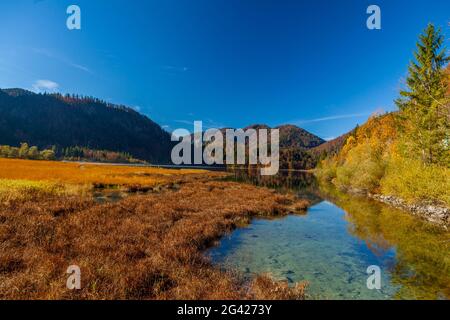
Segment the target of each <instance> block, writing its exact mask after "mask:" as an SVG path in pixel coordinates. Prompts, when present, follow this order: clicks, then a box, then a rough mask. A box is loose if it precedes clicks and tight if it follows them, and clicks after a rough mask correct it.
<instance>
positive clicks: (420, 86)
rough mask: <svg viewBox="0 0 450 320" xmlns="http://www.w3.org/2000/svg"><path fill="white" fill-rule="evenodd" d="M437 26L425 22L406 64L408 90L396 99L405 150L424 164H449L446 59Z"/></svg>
mask: <svg viewBox="0 0 450 320" xmlns="http://www.w3.org/2000/svg"><path fill="white" fill-rule="evenodd" d="M444 41H445V38H444V36H443V35H442V33H441V30H440V29H436V28H435V26H434V25H433V24H429V25H428V26H427V28H426V29H425V31H424V33H423V34H422V35H420V37H419V42H418V43H417V51H416V52H415V53H414V57H415V61H412V62H411V63H410V66H409V69H408V71H409V74H408V77H407V79H406V85H407V87H408V90H404V91H401V92H400V94H401V98H400V99H398V100H397V101H396V103H397V105H398V107H399V108H400V111H401V112H400V116H401V119H402V121H401V124H402V125H401V129H402V130H401V131H402V133H403V142H404V145H405V146H406V148H405V150H406V151H405V152H406V153H407V156H409V157H417V158H420V159H421V160H422V161H423V162H424V163H426V164H431V163H437V164H443V165H446V166H450V149H449V139H450V121H449V117H450V112H449V110H450V109H449V100H448V96H446V95H447V86H448V76H447V73H446V72H445V65H446V64H447V62H448V61H449V60H450V57H448V56H447V54H446V50H445V47H444Z"/></svg>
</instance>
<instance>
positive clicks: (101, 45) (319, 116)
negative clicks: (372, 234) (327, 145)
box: [0, 0, 450, 138]
mask: <svg viewBox="0 0 450 320" xmlns="http://www.w3.org/2000/svg"><path fill="white" fill-rule="evenodd" d="M71 4H77V5H79V6H80V8H81V16H82V29H81V30H72V31H70V30H68V29H67V28H66V19H67V16H68V15H67V14H66V9H67V7H68V6H69V5H71ZM371 4H377V5H378V6H380V8H381V13H382V30H372V31H371V30H368V29H367V28H366V19H367V17H368V15H367V14H366V9H367V7H368V6H369V5H371ZM449 21H450V1H447V0H434V1H433V0H428V1H424V0H415V1H406V0H405V1H404V0H386V1H384V0H383V1H381V0H374V1H365V0H341V1H337V0H327V1H325V0H323V1H320V0H296V1H294V0H290V1H287V0H276V1H275V0H273V1H269V0H164V1H162V0H158V1H137V0H136V1H124V0H107V1H106V0H97V1H93V0H71V1H65V0H2V1H1V2H0V39H1V41H0V87H1V88H7V87H21V88H26V89H32V90H35V91H38V90H43V88H47V90H49V91H60V92H63V93H67V92H69V93H79V94H84V95H93V96H96V97H99V98H102V99H105V100H107V101H110V102H114V103H122V104H126V105H129V106H132V107H134V108H136V109H138V110H139V111H140V112H142V113H144V114H146V115H147V116H149V117H150V118H151V119H153V120H154V121H156V122H158V123H159V124H161V125H162V126H164V128H166V129H167V130H173V129H175V128H186V129H190V130H192V129H193V127H192V125H191V123H192V122H193V121H194V120H202V121H203V122H204V123H205V125H206V126H210V127H225V126H226V127H244V126H247V125H249V124H255V123H266V124H268V125H271V126H275V125H280V124H287V123H290V124H296V125H299V126H301V127H303V128H305V129H307V130H309V131H311V132H313V133H315V134H317V135H319V136H321V137H323V138H332V137H336V136H338V135H340V134H342V133H345V132H347V131H348V130H350V129H352V128H353V127H354V126H355V125H356V124H358V123H363V122H364V121H365V120H366V119H367V118H368V116H369V115H370V114H371V113H373V112H374V111H376V110H385V111H387V110H393V109H394V104H393V99H394V98H396V97H397V92H398V90H399V88H400V87H401V84H402V79H403V78H404V77H405V75H406V69H407V65H408V62H409V60H410V59H411V57H412V52H413V51H414V48H415V43H416V40H417V36H418V34H419V33H420V32H421V31H422V30H423V29H424V28H425V26H426V24H427V23H428V22H433V23H435V24H437V25H439V26H441V27H442V28H443V31H444V32H445V33H446V36H447V37H448V36H449V34H450V28H449V27H448V22H449Z"/></svg>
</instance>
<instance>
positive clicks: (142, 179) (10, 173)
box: [0, 158, 224, 188]
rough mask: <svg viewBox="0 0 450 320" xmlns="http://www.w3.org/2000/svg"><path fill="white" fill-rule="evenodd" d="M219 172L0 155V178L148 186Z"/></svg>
mask: <svg viewBox="0 0 450 320" xmlns="http://www.w3.org/2000/svg"><path fill="white" fill-rule="evenodd" d="M223 175H224V174H223V173H220V172H210V171H205V170H187V169H180V170H176V169H163V168H153V167H133V166H113V165H96V164H83V163H67V162H57V161H33V160H19V159H1V158H0V179H10V180H28V181H38V182H45V183H47V182H51V183H56V184H58V183H59V184H67V185H72V186H73V185H90V186H93V187H94V186H96V187H114V186H120V187H125V188H126V187H130V188H150V187H154V186H158V185H164V184H168V183H180V182H184V181H192V180H196V179H203V178H205V177H207V178H211V177H220V176H223Z"/></svg>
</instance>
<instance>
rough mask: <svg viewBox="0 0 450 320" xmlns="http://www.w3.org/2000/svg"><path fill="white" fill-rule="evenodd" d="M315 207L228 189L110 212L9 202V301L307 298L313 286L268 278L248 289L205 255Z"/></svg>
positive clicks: (81, 202)
mask: <svg viewBox="0 0 450 320" xmlns="http://www.w3.org/2000/svg"><path fill="white" fill-rule="evenodd" d="M26 177H27V178H29V177H30V176H29V175H28V176H26ZM307 205H308V203H307V202H306V201H304V200H300V201H299V200H297V199H296V198H295V197H293V196H289V195H279V194H277V193H275V192H274V191H272V190H269V189H265V188H257V187H254V186H251V185H246V184H238V183H233V182H219V181H210V182H204V181H202V182H188V183H186V184H183V185H182V186H181V188H180V189H179V190H165V191H162V192H160V193H151V194H147V195H137V196H133V197H129V198H126V199H124V200H122V201H120V202H117V203H110V204H98V203H95V202H93V201H91V200H87V199H82V198H80V197H60V196H56V197H51V196H45V197H43V198H42V199H34V200H33V201H11V202H10V203H8V204H5V203H0V246H1V248H2V249H1V250H0V299H246V298H249V299H301V298H303V290H304V286H303V285H298V286H296V287H295V288H290V287H288V286H287V285H286V284H279V283H277V282H274V281H272V280H270V279H268V278H267V277H259V278H257V279H255V281H254V282H253V283H252V284H250V285H249V286H247V285H244V283H243V282H241V280H240V279H239V277H237V276H235V275H233V274H228V273H224V272H223V271H221V270H219V269H218V268H215V267H213V266H212V265H211V263H210V262H209V261H208V259H207V258H206V257H205V256H204V254H203V250H204V249H205V248H207V247H209V246H210V245H212V244H213V243H214V242H215V241H217V240H218V239H219V238H220V237H221V236H222V235H224V234H225V233H227V232H230V231H231V230H233V229H234V228H236V227H237V226H238V225H242V224H243V223H245V222H248V221H249V220H250V219H251V217H253V216H257V215H283V214H287V213H289V212H291V211H292V210H304V209H306V207H307ZM70 265H78V266H79V267H80V268H81V283H82V288H81V290H75V291H71V290H68V289H67V288H66V280H67V277H68V275H67V274H66V269H67V267H68V266H70Z"/></svg>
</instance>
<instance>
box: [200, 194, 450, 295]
mask: <svg viewBox="0 0 450 320" xmlns="http://www.w3.org/2000/svg"><path fill="white" fill-rule="evenodd" d="M331 201H333V202H331ZM342 208H345V210H344V209H342ZM448 239H450V234H449V233H447V232H444V231H442V230H440V229H437V228H435V227H433V226H431V225H429V224H428V223H425V222H422V221H421V220H419V219H417V218H415V217H412V216H411V215H409V214H407V213H405V212H402V211H399V210H396V209H392V208H390V207H388V206H385V205H382V204H378V203H375V202H373V201H369V200H366V199H360V198H352V197H348V196H343V195H339V196H336V194H335V195H334V197H333V200H330V201H327V200H322V201H321V202H320V201H319V202H318V203H317V204H315V205H313V206H312V207H311V208H310V209H309V210H308V212H307V214H306V215H304V216H297V215H296V216H293V215H291V216H287V217H283V218H280V219H273V220H264V219H255V220H253V222H252V223H251V224H250V225H249V226H248V227H244V228H240V229H237V230H235V231H234V232H233V233H232V234H230V235H229V236H226V237H224V238H223V239H222V241H221V242H220V244H219V246H217V247H215V248H213V249H211V250H210V251H209V254H210V256H211V258H212V261H213V262H214V263H217V264H220V265H222V266H223V267H224V268H228V269H235V270H238V271H240V272H242V274H243V275H244V276H248V277H251V276H253V275H255V274H258V273H270V274H271V275H272V276H273V277H274V278H276V279H279V280H287V281H288V282H290V283H295V282H298V281H304V280H306V281H308V283H309V288H308V295H309V298H311V299H392V298H396V299H446V298H449V296H450V246H449V244H450V242H449V241H448ZM371 265H377V266H379V267H380V269H381V289H380V290H376V289H375V290H370V289H368V288H367V279H368V277H369V274H368V273H367V268H368V267H369V266H371Z"/></svg>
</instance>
